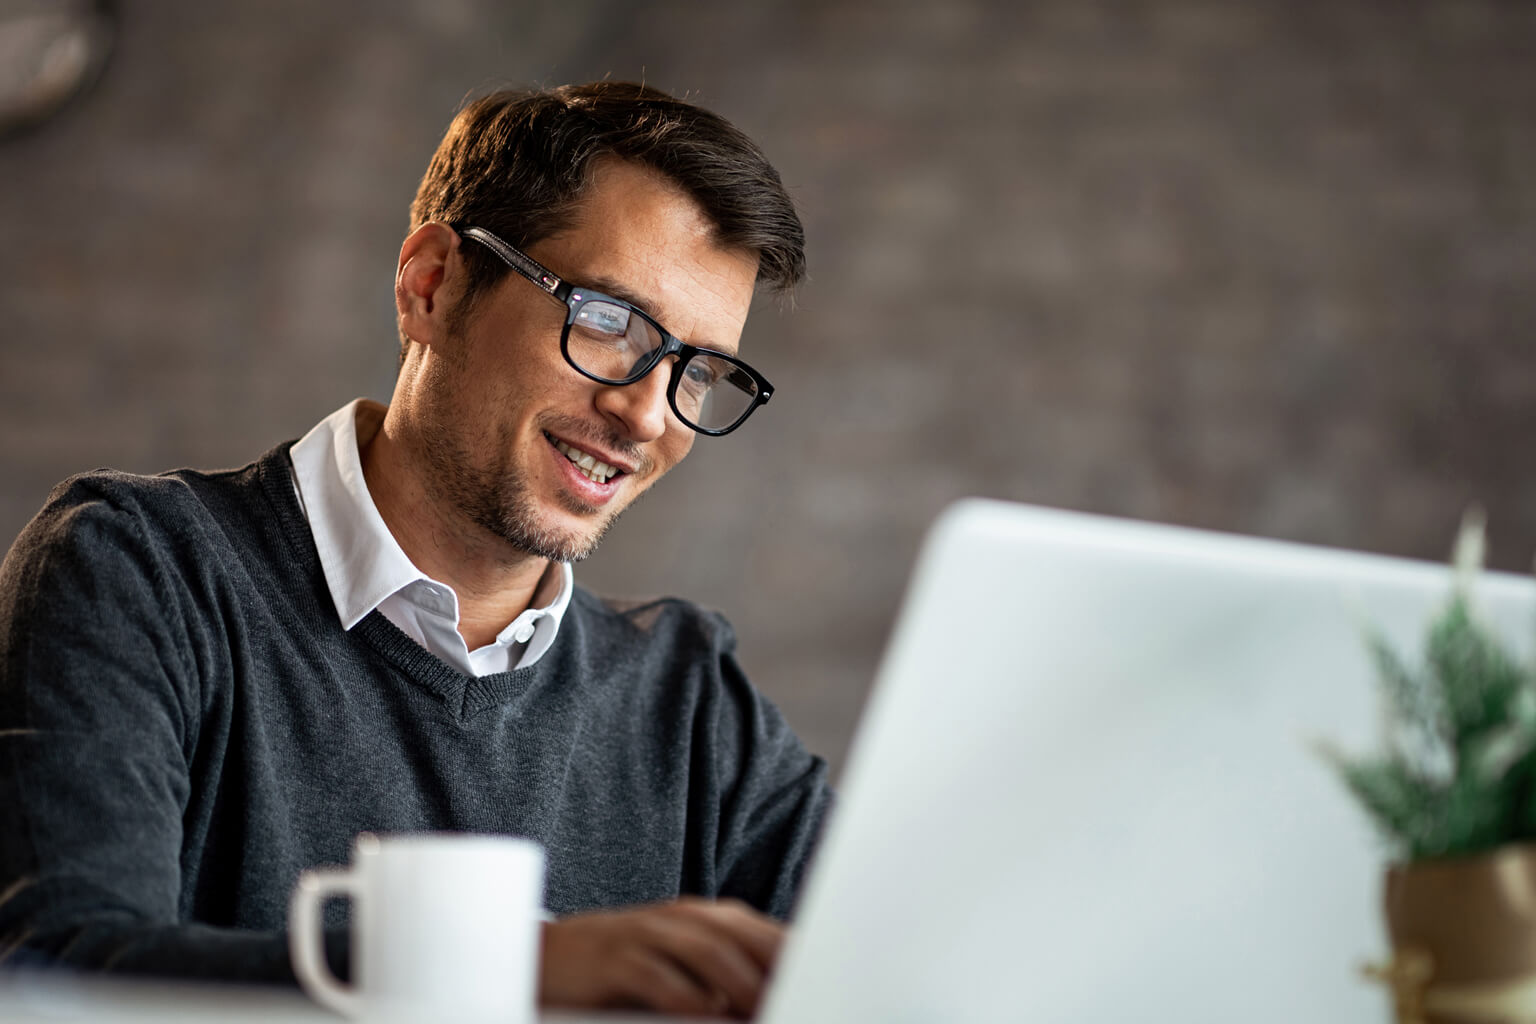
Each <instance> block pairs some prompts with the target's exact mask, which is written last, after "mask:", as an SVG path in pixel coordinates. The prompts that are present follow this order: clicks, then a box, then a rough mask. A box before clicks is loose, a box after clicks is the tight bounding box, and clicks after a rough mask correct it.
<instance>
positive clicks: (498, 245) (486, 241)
mask: <svg viewBox="0 0 1536 1024" xmlns="http://www.w3.org/2000/svg"><path fill="white" fill-rule="evenodd" d="M459 234H460V235H462V236H464V237H465V238H473V239H474V240H475V241H477V242H479V243H480V244H481V245H483V246H485V247H486V248H487V249H489V250H491V252H493V253H495V254H496V255H497V256H500V257H501V259H502V262H503V263H505V264H506V265H507V266H509V267H511V268H512V269H513V270H515V271H517V272H518V273H519V274H522V275H523V276H524V277H526V278H527V279H528V280H530V281H532V282H533V283H534V284H536V285H538V286H539V287H540V288H542V289H544V290H545V291H546V292H548V293H549V294H551V295H553V296H555V298H557V299H562V300H563V299H564V298H565V297H566V295H568V294H569V293H570V290H571V287H570V285H568V284H566V283H565V282H564V281H562V280H560V278H558V277H556V276H555V275H554V274H553V273H551V272H550V271H548V270H546V269H544V267H542V266H541V265H540V264H539V262H538V261H537V260H535V259H534V258H533V257H531V256H529V255H527V254H526V253H524V252H523V251H522V250H521V249H515V248H513V247H512V246H510V245H508V244H507V243H506V242H503V241H502V240H501V239H499V238H497V237H496V236H495V235H493V234H491V233H490V232H489V231H487V230H485V229H484V228H461V229H460V230H459Z"/></svg>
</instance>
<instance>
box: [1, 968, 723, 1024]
mask: <svg viewBox="0 0 1536 1024" xmlns="http://www.w3.org/2000/svg"><path fill="white" fill-rule="evenodd" d="M360 1019H361V1020H364V1021H366V1020H368V1019H369V1018H367V1017H364V1018H360ZM440 1019H441V1018H440V1017H437V1016H435V1015H428V1016H424V1017H423V1018H422V1020H423V1024H438V1021H439V1020H440ZM674 1019H675V1018H666V1017H659V1016H656V1015H653V1014H635V1013H573V1012H564V1011H545V1012H542V1013H540V1014H539V1017H538V1021H539V1024H666V1022H668V1021H669V1020H674ZM340 1020H342V1018H341V1017H339V1016H337V1015H336V1014H334V1013H331V1012H330V1011H329V1010H326V1009H324V1008H323V1007H321V1006H319V1005H317V1004H316V1003H314V1002H312V1001H311V1000H310V999H309V998H308V997H306V996H304V995H303V994H302V993H300V992H297V991H295V990H291V989H284V988H251V987H244V986H234V985H210V984H188V983H181V982H162V981H136V980H121V979H101V978H81V977H75V976H70V977H63V978H61V977H57V976H49V975H46V974H27V973H13V974H5V973H0V1024H71V1022H78V1024H151V1022H156V1024H160V1022H163V1024H193V1022H199V1021H212V1022H216V1024H336V1022H338V1021H340ZM690 1020H691V1021H693V1022H697V1021H698V1018H697V1017H695V1018H690Z"/></svg>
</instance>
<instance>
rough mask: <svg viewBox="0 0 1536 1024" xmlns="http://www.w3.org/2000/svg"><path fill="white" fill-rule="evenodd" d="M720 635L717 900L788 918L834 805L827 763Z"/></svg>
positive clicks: (729, 635) (729, 637)
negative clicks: (730, 899)
mask: <svg viewBox="0 0 1536 1024" xmlns="http://www.w3.org/2000/svg"><path fill="white" fill-rule="evenodd" d="M720 626H721V628H723V629H724V630H725V637H726V639H725V645H724V649H723V652H722V653H721V655H720V665H719V671H720V683H721V693H722V696H723V699H722V700H721V701H720V703H719V704H718V705H717V706H716V709H715V722H714V729H715V750H716V760H717V763H716V765H715V771H716V773H717V777H718V778H720V779H721V780H722V790H721V793H720V800H721V806H720V823H719V830H720V831H719V837H718V844H719V848H718V854H717V859H716V872H717V874H716V877H717V879H718V882H719V895H720V896H725V897H735V898H738V899H741V900H744V901H745V902H747V903H750V904H752V905H753V906H756V907H758V908H760V909H762V910H764V911H766V912H767V913H769V914H772V915H773V916H775V917H778V918H780V919H788V918H789V916H790V914H791V912H792V910H793V908H794V904H795V899H796V897H797V895H798V893H799V890H800V886H801V883H802V881H803V880H804V876H805V872H806V869H807V867H808V865H809V862H810V859H811V855H812V853H813V851H814V848H815V845H816V841H817V840H818V839H819V838H820V833H821V829H822V826H823V824H824V820H825V818H826V816H827V814H828V812H829V810H830V807H831V804H832V790H831V787H830V785H829V784H828V781H827V764H826V762H825V761H824V760H822V759H821V758H819V757H816V756H813V755H812V754H810V753H809V752H807V751H806V749H805V747H804V746H803V745H802V744H801V742H800V739H799V737H798V736H796V735H795V733H794V730H793V729H791V728H790V726H789V723H788V722H786V721H785V720H784V717H783V715H782V714H780V712H779V710H778V708H776V707H775V706H774V705H773V703H772V702H771V701H770V700H769V699H768V698H766V697H764V696H763V695H762V694H761V693H759V692H758V691H757V690H756V689H754V688H753V687H752V686H751V685H750V683H748V681H747V679H746V676H745V674H744V673H743V672H742V669H741V666H740V665H739V664H738V663H737V661H736V657H735V654H734V652H733V648H734V635H733V634H732V633H731V631H730V627H729V626H727V625H725V624H724V622H723V621H721V622H720Z"/></svg>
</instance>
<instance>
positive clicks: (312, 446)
mask: <svg viewBox="0 0 1536 1024" xmlns="http://www.w3.org/2000/svg"><path fill="white" fill-rule="evenodd" d="M385 411H386V410H385V407H384V406H383V405H380V404H379V403H378V402H373V401H369V400H368V399H366V398H359V399H355V400H354V401H352V402H349V403H347V404H346V405H344V406H342V407H341V408H340V409H337V410H336V411H335V412H333V413H331V415H329V416H327V417H326V418H325V419H323V420H321V421H320V422H319V423H318V424H316V425H315V427H314V429H313V430H311V431H310V432H309V433H308V434H305V435H304V437H303V438H301V439H300V440H299V441H298V442H297V443H296V444H295V445H294V446H293V449H292V451H291V453H290V457H291V458H292V460H293V479H294V486H295V487H296V488H297V490H298V492H299V503H300V505H302V506H303V507H304V511H305V514H306V515H307V516H308V517H309V528H310V532H311V533H312V534H313V535H314V539H315V548H316V550H317V551H318V552H319V554H320V566H321V568H322V569H323V570H324V572H325V582H326V586H327V587H328V588H329V590H330V592H331V600H332V602H334V604H335V605H336V614H337V615H338V616H339V617H340V619H341V626H342V628H343V629H351V628H352V627H353V626H355V625H357V624H358V623H359V622H361V621H362V620H363V619H364V618H365V617H366V616H367V615H368V613H369V612H372V611H373V610H374V609H375V608H377V607H378V606H379V605H380V604H381V603H382V602H383V601H384V600H385V599H387V598H389V597H391V596H392V595H394V594H396V593H399V592H400V591H402V590H404V589H405V588H407V587H410V586H411V584H413V583H416V582H418V581H426V582H429V583H436V584H437V585H438V586H444V587H445V589H447V588H446V586H445V585H444V584H441V583H438V581H436V580H433V579H432V578H431V577H430V576H428V575H427V574H426V573H424V572H422V571H421V570H420V569H418V568H416V566H415V565H414V564H412V562H411V560H410V559H409V558H408V557H406V554H405V552H404V551H403V550H401V548H400V544H399V542H397V541H396V540H395V538H394V535H393V534H392V533H390V532H389V527H388V526H386V525H385V524H384V517H383V516H381V515H379V510H378V506H376V505H375V504H374V503H373V496H372V495H370V494H369V493H368V484H367V482H366V481H365V480H364V478H363V462H362V456H361V450H362V445H364V444H367V443H368V442H369V441H370V440H372V439H373V436H374V434H376V433H378V430H379V427H380V426H382V425H383V423H384V413H385ZM573 589H574V581H573V579H572V574H571V567H570V565H569V563H566V562H558V563H554V564H553V565H552V566H551V571H547V572H545V574H544V577H543V578H542V579H541V580H540V581H539V585H538V587H537V588H536V589H535V590H534V595H533V600H532V601H531V602H530V605H529V608H528V610H527V611H525V612H523V613H522V614H521V615H519V616H518V617H517V618H516V619H514V620H513V621H512V622H511V623H509V624H508V626H507V628H506V629H504V630H502V635H503V638H504V637H507V636H510V635H511V634H510V633H509V631H517V630H518V629H519V627H520V626H522V625H524V624H527V625H532V626H534V627H535V629H534V633H533V635H532V638H531V639H530V641H529V647H528V650H527V651H526V652H525V654H524V656H523V658H522V663H523V664H531V663H532V662H533V661H535V660H537V659H538V656H539V655H541V654H543V653H544V651H545V650H547V649H548V648H549V645H550V644H552V643H554V639H555V633H556V631H557V630H558V629H559V628H560V622H561V620H562V619H563V618H564V616H565V610H566V608H567V606H568V605H569V604H570V601H571V591H572V590H573ZM498 639H502V638H498ZM535 647H537V648H538V650H537V651H535V650H534V648H535Z"/></svg>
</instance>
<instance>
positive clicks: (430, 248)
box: [395, 221, 462, 346]
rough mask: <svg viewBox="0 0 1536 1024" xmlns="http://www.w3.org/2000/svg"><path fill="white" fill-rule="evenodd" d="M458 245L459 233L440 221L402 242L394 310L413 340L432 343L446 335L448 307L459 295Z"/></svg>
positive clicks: (407, 335)
mask: <svg viewBox="0 0 1536 1024" xmlns="http://www.w3.org/2000/svg"><path fill="white" fill-rule="evenodd" d="M458 249H459V236H458V234H457V233H456V232H455V231H454V230H453V229H452V228H450V227H449V226H448V225H446V224H443V223H441V222H439V221H429V222H427V223H426V224H423V225H422V226H421V227H419V228H417V229H416V230H415V231H412V232H411V235H410V237H409V238H407V239H406V240H405V244H403V245H401V246H400V263H399V266H398V267H397V268H396V270H395V311H396V313H397V314H398V315H399V318H400V331H401V333H403V334H404V335H405V336H406V337H407V338H409V339H411V340H412V341H415V342H419V343H420V344H423V345H429V346H430V345H433V344H436V343H437V342H438V341H440V340H441V339H442V338H443V336H444V331H445V325H446V322H447V314H448V311H449V310H451V309H452V308H453V305H454V303H455V302H456V301H457V300H458V296H459V286H460V281H459V280H458V271H459V269H460V267H461V266H462V264H460V263H459V260H458Z"/></svg>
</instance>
